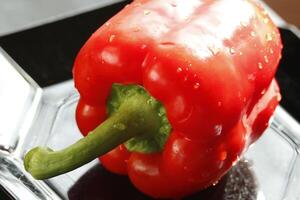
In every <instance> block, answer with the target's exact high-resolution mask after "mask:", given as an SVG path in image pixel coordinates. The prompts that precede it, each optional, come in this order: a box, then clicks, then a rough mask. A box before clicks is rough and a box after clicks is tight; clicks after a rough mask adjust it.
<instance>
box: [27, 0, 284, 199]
mask: <svg viewBox="0 0 300 200" xmlns="http://www.w3.org/2000/svg"><path fill="white" fill-rule="evenodd" d="M281 48H282V45H281V40H280V35H279V32H278V30H277V28H276V26H275V25H274V24H273V22H272V21H271V19H270V18H269V16H268V15H267V14H266V11H265V10H264V9H263V8H262V7H261V6H260V5H258V4H257V3H255V2H254V1H251V0H219V1H211V0H188V1H180V0H164V1H160V0H135V1H134V2H133V3H131V4H130V5H128V6H126V7H125V8H124V9H123V10H122V11H121V12H120V13H118V14H117V15H116V16H114V17H113V18H112V19H111V20H109V21H108V22H107V23H106V24H105V25H103V26H102V27H100V28H99V29H98V30H97V31H96V32H95V33H94V34H93V35H92V36H91V37H90V39H89V40H88V41H87V42H86V44H85V45H84V46H83V48H82V49H81V50H80V52H79V54H78V56H77V58H76V61H75V65H74V71H73V73H74V80H75V86H76V88H77V89H78V91H79V93H80V100H79V103H78V107H77V112H76V119H77V123H78V126H79V128H80V130H81V132H82V133H83V134H84V135H87V134H88V133H89V134H88V135H87V137H85V138H84V139H82V140H80V141H79V142H78V143H76V144H74V145H72V146H70V147H68V148H67V149H65V150H62V151H59V152H53V151H50V150H49V149H43V148H40V147H38V148H36V149H34V150H32V151H31V152H29V154H28V155H27V156H26V157H25V168H26V169H27V170H28V171H29V172H30V173H32V175H33V176H34V177H36V178H38V179H44V178H48V177H52V176H55V175H58V174H61V173H64V172H67V171H69V170H72V169H75V168H76V167H78V166H80V165H82V164H83V163H86V162H89V161H90V160H92V159H94V158H96V157H97V156H99V155H102V156H101V157H100V160H101V163H102V164H103V165H104V166H105V167H106V168H107V169H108V170H110V171H112V172H115V173H119V174H128V176H129V178H130V180H131V181H132V183H133V184H134V185H135V186H136V187H137V188H138V189H139V190H140V191H142V192H144V193H146V194H148V195H150V196H152V197H156V198H169V197H171V198H177V197H182V196H186V195H189V194H191V193H194V192H195V191H198V190H201V189H203V188H206V187H208V186H209V185H211V184H213V183H215V182H217V181H218V180H219V179H220V178H221V177H222V176H223V175H224V174H225V173H226V172H227V171H228V170H229V169H230V168H231V167H232V166H233V164H234V163H235V162H237V160H238V158H239V156H241V154H242V153H243V152H244V151H245V150H246V149H247V147H248V146H249V145H250V144H252V143H253V142H254V141H255V140H257V139H258V138H259V137H260V136H261V134H262V133H263V132H264V130H265V129H266V128H267V126H268V122H269V119H270V117H271V115H272V114H273V112H274V110H275V108H276V106H277V105H278V102H279V100H280V93H279V88H278V86H277V83H276V81H275V80H274V74H275V72H276V69H277V65H278V62H279V60H280V57H281ZM116 83H118V84H116ZM99 124H100V125H99ZM124 142H125V143H124ZM122 143H124V144H122Z"/></svg>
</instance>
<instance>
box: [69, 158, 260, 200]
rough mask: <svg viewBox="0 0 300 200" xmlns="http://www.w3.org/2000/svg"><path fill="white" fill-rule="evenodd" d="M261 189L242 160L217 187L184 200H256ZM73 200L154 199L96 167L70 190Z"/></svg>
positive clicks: (71, 199)
mask: <svg viewBox="0 0 300 200" xmlns="http://www.w3.org/2000/svg"><path fill="white" fill-rule="evenodd" d="M257 194H258V186H257V183H256V179H255V175H254V173H253V172H252V169H251V162H248V161H245V160H242V161H240V162H238V163H237V165H236V166H234V167H233V168H232V169H231V170H230V171H229V172H228V173H227V175H226V176H224V177H223V178H222V179H221V180H220V181H219V182H218V184H217V185H215V186H212V187H209V188H208V189H206V190H203V191H201V192H199V193H197V194H194V195H192V196H190V197H187V198H184V200H196V199H197V200H199V199H209V200H246V199H247V200H255V199H257ZM68 196H69V199H70V200H94V199H95V200H96V199H97V200H114V199H123V198H125V197H126V199H132V200H148V199H151V198H149V197H147V196H145V195H143V194H142V193H140V192H139V191H137V190H136V189H135V188H134V187H133V186H132V184H131V183H130V181H129V179H128V178H127V176H119V175H115V174H112V173H110V172H108V171H106V170H105V169H104V168H103V167H102V166H101V165H97V166H95V167H94V168H92V169H91V170H90V171H88V172H87V173H86V174H85V175H83V176H82V177H81V178H80V179H79V180H78V181H77V182H76V183H75V184H74V186H73V187H72V188H71V189H70V190H69V192H68Z"/></svg>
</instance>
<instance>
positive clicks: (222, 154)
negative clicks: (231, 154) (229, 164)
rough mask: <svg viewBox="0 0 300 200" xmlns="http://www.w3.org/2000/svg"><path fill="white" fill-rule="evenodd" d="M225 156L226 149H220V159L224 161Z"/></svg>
mask: <svg viewBox="0 0 300 200" xmlns="http://www.w3.org/2000/svg"><path fill="white" fill-rule="evenodd" d="M226 158H227V152H226V151H222V152H221V154H220V160H222V161H224V160H226Z"/></svg>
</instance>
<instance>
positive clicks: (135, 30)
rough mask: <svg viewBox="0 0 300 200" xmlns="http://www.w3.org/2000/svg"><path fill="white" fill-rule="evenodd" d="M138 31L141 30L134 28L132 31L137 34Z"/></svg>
mask: <svg viewBox="0 0 300 200" xmlns="http://www.w3.org/2000/svg"><path fill="white" fill-rule="evenodd" d="M140 30H141V28H139V27H135V28H134V29H133V32H139V31H140Z"/></svg>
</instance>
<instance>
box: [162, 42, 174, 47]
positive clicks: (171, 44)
mask: <svg viewBox="0 0 300 200" xmlns="http://www.w3.org/2000/svg"><path fill="white" fill-rule="evenodd" d="M159 44H160V45H170V46H173V45H175V43H174V42H161V43H159Z"/></svg>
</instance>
